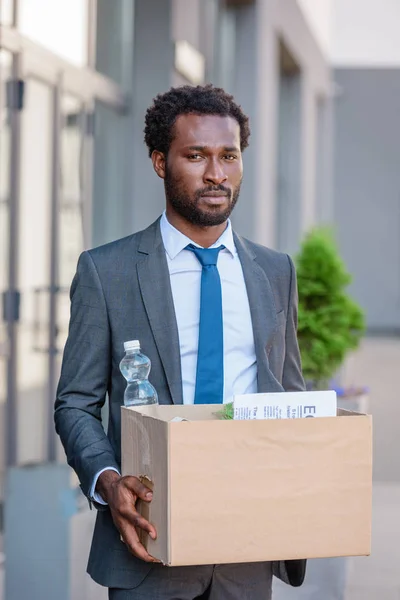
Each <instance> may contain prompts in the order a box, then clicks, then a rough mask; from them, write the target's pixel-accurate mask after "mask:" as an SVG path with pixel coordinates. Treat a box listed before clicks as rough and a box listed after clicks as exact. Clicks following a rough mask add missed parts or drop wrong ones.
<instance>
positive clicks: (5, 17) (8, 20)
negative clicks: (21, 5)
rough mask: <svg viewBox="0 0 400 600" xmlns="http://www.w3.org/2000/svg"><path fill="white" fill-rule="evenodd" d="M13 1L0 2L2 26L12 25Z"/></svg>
mask: <svg viewBox="0 0 400 600" xmlns="http://www.w3.org/2000/svg"><path fill="white" fill-rule="evenodd" d="M13 12H14V1H13V0H0V23H1V24H2V25H12V24H13Z"/></svg>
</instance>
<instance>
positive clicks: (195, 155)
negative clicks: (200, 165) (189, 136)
mask: <svg viewBox="0 0 400 600" xmlns="http://www.w3.org/2000/svg"><path fill="white" fill-rule="evenodd" d="M199 158H202V156H201V154H189V156H188V159H189V160H199Z"/></svg>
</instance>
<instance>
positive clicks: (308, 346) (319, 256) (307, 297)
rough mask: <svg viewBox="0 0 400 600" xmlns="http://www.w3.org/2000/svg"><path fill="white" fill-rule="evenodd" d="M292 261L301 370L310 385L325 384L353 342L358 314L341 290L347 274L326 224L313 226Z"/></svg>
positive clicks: (360, 326) (361, 323) (360, 324)
mask: <svg viewBox="0 0 400 600" xmlns="http://www.w3.org/2000/svg"><path fill="white" fill-rule="evenodd" d="M295 262H296V270H297V282H298V290H299V319H298V320H299V324H298V340H299V346H300V353H301V359H302V367H303V375H304V378H305V380H306V382H307V383H308V385H311V387H312V388H313V389H327V388H328V387H329V381H330V380H331V379H332V377H333V376H334V375H335V373H336V372H337V370H338V369H339V367H340V366H341V365H342V364H343V362H344V360H345V358H346V355H347V354H348V353H349V352H350V351H351V350H355V349H356V348H357V347H358V345H359V342H360V339H361V337H362V335H363V334H364V332H365V320H364V314H363V311H362V310H361V308H360V307H359V306H358V304H357V303H356V302H354V301H353V300H352V299H351V298H350V296H349V295H348V294H347V292H346V288H347V286H348V285H349V283H350V282H351V276H350V274H349V273H348V271H347V269H346V266H345V264H344V263H343V261H342V259H341V257H340V255H339V253H338V250H337V247H336V244H335V242H334V239H333V236H332V233H331V231H330V230H329V229H327V228H315V229H313V230H312V231H311V232H310V233H309V234H308V235H307V236H306V237H305V239H304V240H303V243H302V245H301V248H300V252H299V253H298V255H297V257H296V259H295Z"/></svg>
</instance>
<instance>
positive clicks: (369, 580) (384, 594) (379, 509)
mask: <svg viewBox="0 0 400 600" xmlns="http://www.w3.org/2000/svg"><path fill="white" fill-rule="evenodd" d="M399 375H400V340H399V339H386V340H383V339H368V340H365V342H364V343H363V346H362V348H361V351H360V352H358V353H357V354H356V355H355V356H354V357H353V358H352V360H350V361H349V363H348V366H347V368H346V372H345V377H346V379H347V381H348V382H349V383H354V384H360V385H364V384H365V385H368V386H369V387H370V390H371V392H370V410H369V412H370V413H371V414H372V415H373V423H374V424H373V427H374V498H373V524H372V554H371V556H370V557H368V558H354V559H352V560H351V564H350V573H349V582H348V590H347V595H346V600H400V389H399V381H398V377H399ZM321 600H324V599H323V598H321Z"/></svg>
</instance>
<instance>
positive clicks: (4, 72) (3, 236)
mask: <svg viewBox="0 0 400 600" xmlns="http://www.w3.org/2000/svg"><path fill="white" fill-rule="evenodd" d="M11 68H12V55H11V53H10V52H7V51H6V50H1V51H0V294H3V292H5V291H6V290H7V288H8V258H9V252H8V251H9V243H10V239H9V230H10V221H9V209H10V157H11V127H10V120H9V111H8V109H7V107H6V94H5V91H6V90H5V85H6V81H7V80H8V79H9V78H10V77H11ZM0 307H1V309H2V302H1V300H0ZM1 312H2V310H1ZM7 341H8V338H7V328H6V323H5V322H4V321H3V318H2V315H1V313H0V403H4V402H5V399H6V385H7V376H6V371H7V360H6V359H7Z"/></svg>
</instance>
